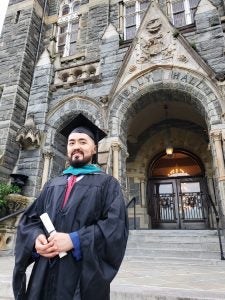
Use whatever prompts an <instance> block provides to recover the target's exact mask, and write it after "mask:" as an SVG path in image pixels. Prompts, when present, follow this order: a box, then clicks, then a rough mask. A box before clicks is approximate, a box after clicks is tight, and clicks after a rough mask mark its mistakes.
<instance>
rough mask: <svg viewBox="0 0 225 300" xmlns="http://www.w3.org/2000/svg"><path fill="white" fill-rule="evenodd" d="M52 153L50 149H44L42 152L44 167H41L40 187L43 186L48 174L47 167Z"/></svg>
mask: <svg viewBox="0 0 225 300" xmlns="http://www.w3.org/2000/svg"><path fill="white" fill-rule="evenodd" d="M53 156H54V154H53V152H51V151H45V152H44V153H43V157H44V168H43V174H42V182H41V189H42V188H43V186H44V184H45V183H46V182H47V180H48V174H49V167H50V162H51V160H52V158H53Z"/></svg>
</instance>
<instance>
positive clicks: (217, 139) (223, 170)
mask: <svg viewBox="0 0 225 300" xmlns="http://www.w3.org/2000/svg"><path fill="white" fill-rule="evenodd" d="M211 137H212V140H213V142H214V145H215V152H216V161H217V169H218V180H225V166H224V158H223V148H222V132H221V131H220V130H216V131H212V132H211Z"/></svg>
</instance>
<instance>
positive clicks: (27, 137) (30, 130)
mask: <svg viewBox="0 0 225 300" xmlns="http://www.w3.org/2000/svg"><path fill="white" fill-rule="evenodd" d="M16 141H17V142H19V143H20V145H21V147H22V149H25V150H33V149H35V148H38V147H40V143H41V133H40V130H38V129H37V128H36V125H35V123H34V116H33V115H32V114H30V115H28V118H27V120H26V122H25V124H24V126H22V127H21V128H20V129H19V130H18V131H17V136H16Z"/></svg>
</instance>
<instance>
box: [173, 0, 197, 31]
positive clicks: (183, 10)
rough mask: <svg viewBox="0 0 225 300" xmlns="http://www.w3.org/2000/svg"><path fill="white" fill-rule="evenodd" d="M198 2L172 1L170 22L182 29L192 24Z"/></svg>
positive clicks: (188, 0)
mask: <svg viewBox="0 0 225 300" xmlns="http://www.w3.org/2000/svg"><path fill="white" fill-rule="evenodd" d="M198 3H199V0H178V1H172V4H171V10H172V20H173V24H174V25H175V26H176V27H182V26H185V25H189V24H192V23H194V14H195V12H196V10H197V6H198Z"/></svg>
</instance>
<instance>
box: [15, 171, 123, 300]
mask: <svg viewBox="0 0 225 300" xmlns="http://www.w3.org/2000/svg"><path fill="white" fill-rule="evenodd" d="M66 185H67V176H66V175H63V176H59V177H57V178H54V179H52V180H50V181H49V182H48V183H47V184H46V185H45V187H44V189H43V191H42V192H41V194H40V196H39V197H38V198H37V199H36V201H34V203H33V204H32V205H31V206H30V207H29V208H28V209H27V210H26V211H25V213H24V214H23V216H22V218H21V220H20V223H19V226H18V230H17V241H16V248H15V267H14V272H13V291H14V295H15V299H16V300H25V299H26V300H53V299H54V300H93V299H95V300H107V299H110V296H109V293H110V282H111V281H112V279H113V278H114V276H115V275H116V273H117V271H118V269H119V266H120V264H121V262H122V259H123V256H124V252H125V248H126V243H127V237H128V223H127V214H126V209H125V204H124V200H123V196H122V192H121V189H120V186H119V183H118V181H117V180H115V179H114V178H113V177H111V176H109V175H107V174H105V173H103V172H102V173H99V174H88V175H85V176H84V177H83V178H82V179H81V180H80V181H78V182H77V183H76V184H75V186H74V187H73V189H72V191H71V193H70V196H69V198H68V201H67V204H66V205H65V207H64V208H63V209H62V203H63V199H64V196H65V191H66ZM44 212H47V213H48V214H49V216H50V218H51V220H52V221H53V224H54V226H55V228H56V230H57V231H58V232H65V233H70V232H74V231H77V232H78V235H79V238H80V245H81V253H82V259H81V260H79V261H77V260H76V259H75V257H74V256H73V254H72V251H69V252H68V255H67V256H65V257H63V258H61V259H60V258H59V257H56V258H54V259H47V258H44V257H39V258H38V259H36V260H35V263H34V266H33V269H32V273H31V277H30V280H29V284H28V288H27V289H26V275H25V271H26V268H27V267H28V265H29V264H31V263H32V262H33V258H32V251H33V250H34V243H35V239H36V237H37V236H38V235H39V234H40V233H44V229H43V226H42V224H41V221H40V219H39V216H40V215H41V214H42V213H44Z"/></svg>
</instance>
